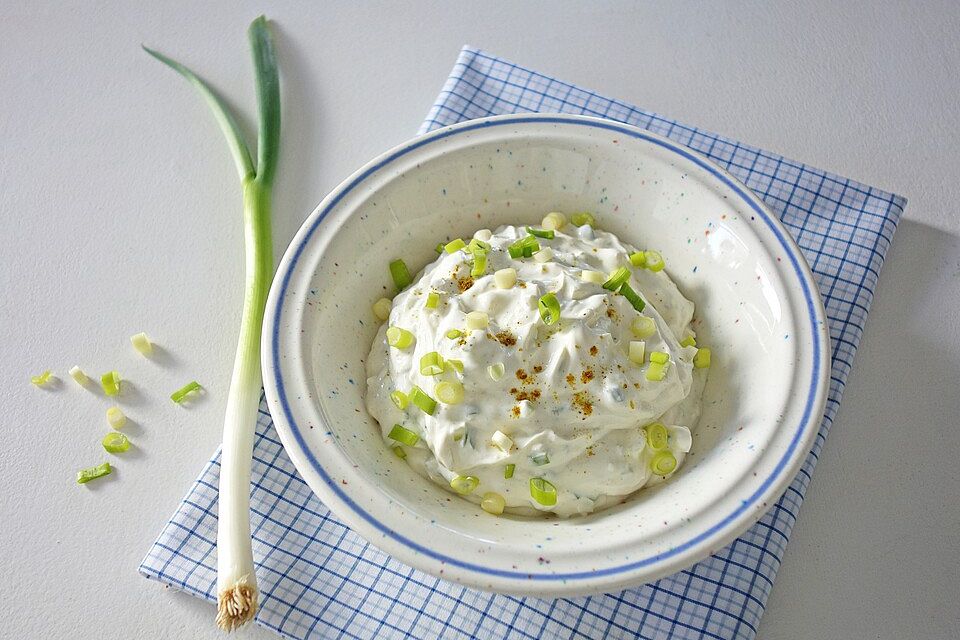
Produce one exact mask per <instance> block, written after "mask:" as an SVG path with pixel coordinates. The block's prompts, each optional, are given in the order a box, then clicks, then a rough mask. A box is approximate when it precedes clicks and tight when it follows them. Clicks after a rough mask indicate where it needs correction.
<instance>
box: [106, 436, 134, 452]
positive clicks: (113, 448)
mask: <svg viewBox="0 0 960 640" xmlns="http://www.w3.org/2000/svg"><path fill="white" fill-rule="evenodd" d="M100 444H102V445H103V448H104V449H106V450H107V451H108V452H109V453H123V452H124V451H126V450H127V449H129V448H130V439H129V438H127V436H125V435H123V434H122V433H116V432H113V431H111V432H110V433H108V434H107V435H105V436H103V440H101V441H100Z"/></svg>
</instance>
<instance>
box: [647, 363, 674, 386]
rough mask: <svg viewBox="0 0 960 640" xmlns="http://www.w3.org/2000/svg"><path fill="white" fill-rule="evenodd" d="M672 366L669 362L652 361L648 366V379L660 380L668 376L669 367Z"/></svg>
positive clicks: (652, 380)
mask: <svg viewBox="0 0 960 640" xmlns="http://www.w3.org/2000/svg"><path fill="white" fill-rule="evenodd" d="M669 368H670V363H669V362H651V363H650V366H649V367H647V374H646V376H645V377H646V379H647V380H650V381H651V382H660V381H661V380H663V379H664V378H666V377H667V369H669Z"/></svg>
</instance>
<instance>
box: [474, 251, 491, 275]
mask: <svg viewBox="0 0 960 640" xmlns="http://www.w3.org/2000/svg"><path fill="white" fill-rule="evenodd" d="M486 271H487V254H486V252H485V251H475V252H474V254H473V267H472V268H471V269H470V275H471V276H472V277H474V278H479V277H480V276H482V275H483V274H484V273H486Z"/></svg>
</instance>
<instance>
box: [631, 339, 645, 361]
mask: <svg viewBox="0 0 960 640" xmlns="http://www.w3.org/2000/svg"><path fill="white" fill-rule="evenodd" d="M646 349H647V343H646V342H643V341H642V340H631V341H630V362H632V363H634V364H643V358H644V352H645V351H646Z"/></svg>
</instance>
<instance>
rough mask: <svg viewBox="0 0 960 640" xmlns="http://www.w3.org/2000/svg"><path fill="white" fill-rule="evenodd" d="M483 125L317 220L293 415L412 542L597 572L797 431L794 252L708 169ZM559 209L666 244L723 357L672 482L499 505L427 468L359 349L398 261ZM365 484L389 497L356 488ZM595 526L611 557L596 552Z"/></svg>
mask: <svg viewBox="0 0 960 640" xmlns="http://www.w3.org/2000/svg"><path fill="white" fill-rule="evenodd" d="M487 137H489V136H486V134H485V133H484V132H483V131H479V132H478V133H477V135H476V136H459V137H458V138H457V139H456V140H452V141H450V142H449V143H444V144H442V145H439V146H438V149H437V152H436V153H434V154H433V155H432V156H431V157H427V158H426V159H425V158H424V157H423V156H422V155H421V156H420V157H418V158H417V160H418V164H413V163H405V162H404V160H403V158H400V159H399V160H395V161H394V162H393V163H391V165H390V166H389V167H387V168H385V169H381V170H379V173H380V174H383V175H380V176H378V175H377V173H374V174H373V176H372V179H369V180H367V181H366V182H365V183H364V184H367V183H371V184H374V185H375V186H376V190H375V191H374V190H373V189H371V188H363V186H361V187H360V188H358V189H355V190H353V191H352V192H350V193H349V194H347V196H346V197H344V198H343V199H342V200H341V201H340V202H339V203H338V204H337V205H335V206H334V208H333V209H332V210H331V211H330V213H329V214H328V215H327V216H326V218H325V219H324V220H323V221H322V222H321V223H320V224H321V225H324V226H326V227H327V229H328V232H327V233H330V235H329V237H328V239H327V240H326V241H325V242H318V243H316V246H315V247H312V248H309V249H307V250H306V251H305V253H304V255H302V256H301V258H300V260H301V261H302V263H303V264H302V265H300V266H298V268H310V269H312V273H313V276H312V279H311V280H310V281H309V286H307V287H302V286H301V287H297V289H296V290H293V289H291V291H290V292H289V293H288V295H293V296H296V297H298V298H299V299H300V300H301V302H300V304H299V305H298V306H297V308H296V309H295V310H294V311H293V314H294V315H295V314H298V313H300V314H302V329H303V333H302V334H301V336H300V337H301V342H300V349H299V351H296V352H295V353H296V354H297V355H295V356H294V357H296V358H298V359H300V362H298V363H295V364H294V365H293V366H298V367H302V368H303V370H304V378H305V379H306V380H308V381H309V383H310V385H311V386H309V387H308V388H303V389H299V390H296V389H291V390H290V392H291V393H296V394H297V395H300V394H304V395H310V396H311V397H312V403H309V407H308V409H306V411H307V414H306V417H305V418H303V417H301V422H302V423H300V424H298V425H297V426H298V428H299V429H300V430H301V432H302V433H303V437H304V438H305V439H306V441H307V443H308V446H310V447H312V448H314V449H315V450H316V451H318V454H317V455H318V457H321V456H322V457H325V459H327V460H331V458H330V456H339V457H340V463H342V467H343V469H350V470H351V471H350V474H351V475H350V477H347V473H346V472H344V474H343V475H344V477H342V478H338V477H334V478H331V481H332V482H337V483H343V484H342V487H341V488H342V489H343V490H344V491H345V492H346V493H348V494H349V495H351V498H352V499H353V500H355V501H356V503H357V505H358V506H359V507H360V508H362V509H364V510H366V511H367V512H368V513H369V514H370V515H371V516H372V517H373V518H375V519H378V520H380V521H382V522H383V523H384V525H385V526H386V527H387V528H389V529H397V530H399V532H400V533H401V534H402V535H405V536H408V537H409V536H419V535H422V533H420V531H422V530H420V531H418V530H416V528H415V527H408V530H406V531H404V530H402V529H403V528H404V527H407V526H408V525H409V523H410V522H411V520H410V519H411V518H412V519H415V520H417V521H419V524H422V525H424V526H426V527H430V528H429V529H425V530H430V531H433V532H434V533H433V534H432V535H431V536H430V540H429V541H426V540H420V542H421V543H424V544H426V545H427V546H429V547H430V548H431V549H437V550H439V551H440V552H442V553H446V554H448V555H449V556H450V557H454V558H457V557H463V559H465V560H468V561H470V562H474V563H477V564H481V565H483V564H489V565H490V566H492V567H500V568H506V569H510V568H511V567H513V568H514V569H515V570H520V571H523V570H526V569H530V570H537V571H541V572H543V571H551V570H556V571H558V572H560V571H563V570H565V569H568V568H569V567H566V566H563V565H564V563H565V562H566V560H561V561H559V562H558V563H556V564H551V560H552V557H553V556H554V554H556V555H557V556H561V555H562V556H565V557H567V556H569V555H570V554H573V555H574V556H579V557H580V561H579V562H580V566H581V567H582V566H583V564H584V562H586V563H587V564H588V565H589V566H594V567H598V568H599V567H604V566H609V565H611V564H622V563H624V562H628V561H631V560H636V559H637V558H642V557H646V556H650V555H651V554H653V553H659V552H662V551H665V550H666V548H664V547H663V545H664V544H665V543H664V542H663V539H664V534H665V533H667V532H669V531H671V530H673V529H674V528H676V527H678V526H681V525H682V524H684V523H688V522H689V521H690V520H693V521H696V519H697V516H698V515H699V514H701V513H703V512H704V510H705V509H708V508H710V509H717V508H722V509H726V511H727V512H732V511H733V510H734V509H735V508H736V507H737V506H739V503H740V502H742V499H743V495H744V493H743V491H742V487H743V486H744V485H747V486H750V487H753V488H756V487H758V486H759V485H760V483H761V482H762V481H763V480H765V479H766V477H767V476H769V475H770V473H771V468H772V465H766V466H765V465H764V463H762V462H761V461H760V455H761V453H762V452H763V451H764V450H765V449H776V450H777V451H776V453H777V456H775V457H776V458H779V457H780V456H781V455H782V452H783V450H784V447H785V446H786V444H785V443H786V439H785V438H784V437H783V431H784V430H786V431H794V430H796V429H797V428H798V422H799V414H797V415H793V414H790V415H786V416H785V415H783V413H784V407H786V405H787V402H788V399H789V398H790V395H791V394H796V393H803V392H805V390H806V389H805V386H804V385H805V384H806V382H807V380H808V378H807V379H806V380H797V379H796V377H797V376H796V374H797V373H798V372H796V371H795V370H794V369H795V367H794V363H795V362H796V360H797V352H796V349H797V348H798V347H797V341H796V340H795V339H793V336H794V333H795V327H794V326H793V324H792V316H793V313H794V311H797V310H791V309H790V308H789V304H790V302H789V296H788V295H786V293H785V289H784V285H783V282H782V281H781V279H780V275H779V273H778V265H777V263H776V261H777V260H778V259H779V258H780V257H781V256H785V253H783V252H781V253H780V254H779V255H772V256H769V255H767V254H765V253H764V252H763V251H760V250H758V249H757V248H758V246H759V242H760V239H759V238H760V237H761V236H763V238H764V242H767V243H770V242H771V240H770V237H772V236H771V235H770V231H769V229H768V228H767V227H766V226H765V225H764V224H763V223H762V222H761V220H760V217H759V216H757V217H756V219H753V217H754V215H755V213H756V212H754V211H753V210H751V209H750V208H749V207H748V206H747V205H746V204H745V203H744V202H743V201H742V200H741V199H739V198H737V197H735V196H734V195H733V192H732V191H730V190H728V189H726V188H725V187H718V186H717V185H716V180H715V179H713V178H712V177H710V176H709V175H708V174H706V173H705V172H704V171H703V170H702V169H698V168H697V167H695V166H692V165H689V163H684V162H678V160H679V159H678V157H677V156H676V155H675V154H674V153H672V152H670V151H668V150H666V149H663V148H661V147H658V146H656V145H654V144H651V143H649V142H645V141H642V140H624V139H622V138H621V139H619V140H618V139H617V135H615V134H611V132H604V133H603V134H602V135H599V134H597V133H596V132H592V131H586V132H585V133H584V134H583V136H582V139H580V140H574V141H573V142H571V141H570V139H569V136H567V137H565V138H564V139H560V138H553V137H551V136H550V135H549V134H547V133H540V134H538V135H530V136H525V137H517V138H514V139H512V140H511V141H509V142H504V141H502V140H499V141H492V140H491V141H487V139H486V138H487ZM678 165H679V169H678ZM554 210H555V211H562V212H565V213H567V214H570V213H572V212H575V211H591V212H593V214H594V215H595V217H596V218H597V221H598V226H600V227H601V228H604V229H607V230H609V231H611V232H613V233H615V234H617V235H618V236H619V237H620V238H621V239H623V240H624V241H626V242H629V243H631V244H634V245H636V246H640V247H644V248H655V249H658V250H659V251H661V252H662V254H663V256H664V259H665V261H666V264H667V267H666V268H667V270H668V272H669V275H670V277H671V278H673V279H674V281H675V282H676V283H677V284H678V286H679V287H680V289H681V291H682V292H683V293H684V295H685V296H686V297H688V298H689V299H691V300H692V301H693V302H694V303H695V304H696V314H695V317H698V318H701V319H702V322H701V324H700V327H699V333H698V344H700V345H701V346H708V347H710V348H711V350H712V353H713V358H712V360H713V363H712V366H711V368H710V371H709V377H708V382H707V386H706V389H705V391H704V395H703V414H702V417H701V418H700V421H699V423H698V424H696V425H692V431H693V449H692V451H691V453H690V456H689V457H688V458H687V459H686V461H685V463H684V465H683V467H682V469H681V470H680V472H679V473H677V474H676V475H675V476H674V477H673V478H671V479H670V480H669V481H668V482H666V483H664V484H661V485H658V486H656V487H651V488H647V489H643V490H641V491H639V492H637V493H635V494H634V495H632V496H630V497H629V499H627V500H626V501H625V502H624V503H623V504H621V505H618V506H615V507H612V508H610V509H607V510H605V511H602V512H599V513H596V514H593V515H590V516H585V517H575V518H571V519H567V520H563V519H557V518H551V517H548V518H523V517H516V516H508V515H504V516H500V517H495V516H491V515H489V514H487V513H484V512H483V511H481V510H480V508H479V507H478V506H477V505H475V504H472V503H469V502H467V501H465V500H462V499H460V498H458V497H457V496H456V495H455V494H453V493H451V492H448V491H445V490H444V489H442V488H440V487H438V486H437V485H435V484H433V483H432V482H430V481H428V480H427V479H425V478H423V477H421V476H419V475H418V474H417V473H416V472H414V471H413V470H412V469H411V468H410V467H409V466H408V465H407V464H406V463H405V462H403V461H402V460H400V459H398V458H397V457H395V456H394V455H393V453H392V452H391V451H390V449H389V448H388V447H387V446H385V444H384V442H383V441H382V439H381V437H380V432H379V429H378V427H377V425H376V424H375V422H374V420H373V419H372V418H371V417H370V416H369V415H368V414H367V412H366V410H365V408H364V401H363V394H364V391H365V382H364V381H365V379H366V373H365V370H364V359H365V358H366V356H367V353H368V351H369V349H370V343H371V341H372V340H373V338H374V334H375V333H376V331H377V328H378V326H379V324H378V321H377V320H376V318H375V317H374V316H373V314H372V312H371V305H372V303H373V302H374V301H375V300H376V299H378V298H380V297H382V296H387V297H391V296H392V295H393V284H392V282H391V279H390V275H389V271H388V267H387V264H388V262H389V261H390V260H391V259H393V258H395V257H402V258H404V260H405V261H406V262H407V264H408V265H409V266H410V269H411V271H412V272H415V271H419V270H420V269H421V268H422V267H423V266H424V265H425V264H427V263H428V262H429V261H432V260H433V259H434V258H435V255H436V254H435V253H434V247H435V245H436V244H437V242H440V241H444V242H445V241H447V240H449V239H452V238H455V237H458V236H460V237H465V238H468V237H470V236H471V235H472V233H473V232H474V231H475V230H476V229H479V228H490V229H495V228H496V227H497V226H499V225H501V224H507V223H527V224H537V223H539V221H540V220H541V218H542V217H543V215H544V214H545V213H546V212H549V211H554ZM350 212H353V214H352V215H348V213H350ZM331 232H332V233H331ZM783 260H784V262H786V257H784V258H783ZM780 268H782V266H780ZM303 282H306V280H303ZM798 311H800V312H801V313H803V312H804V310H798ZM298 392H299V393H298ZM304 423H305V424H304ZM331 441H332V442H334V443H335V444H336V446H334V447H331V446H330V442H331ZM768 453H769V451H768ZM358 479H359V484H360V485H363V484H366V483H370V484H371V485H373V486H376V487H379V492H380V495H379V496H378V497H377V496H374V495H371V494H370V492H368V491H366V492H365V491H361V490H359V489H358V490H357V491H356V492H355V493H351V491H352V490H351V487H350V486H349V485H350V483H351V482H357V480H358ZM735 485H740V488H738V490H737V495H736V496H735V497H731V496H730V495H729V494H730V493H731V491H732V489H733V487H734V486H735ZM384 494H385V495H386V496H388V497H389V501H391V502H392V504H389V505H388V502H387V500H384V499H383V495H384ZM764 507H765V506H761V505H757V508H758V509H760V508H764ZM714 520H716V518H714ZM404 522H406V523H407V524H406V525H405V524H404ZM450 532H456V535H454V534H453V533H450ZM598 537H601V538H603V539H604V545H605V549H606V551H605V553H604V554H603V555H602V556H597V557H595V558H590V557H589V556H586V555H585V554H587V553H588V552H590V550H591V549H595V547H596V540H597V538H598ZM465 539H467V540H470V541H471V544H474V546H473V547H472V548H470V545H469V544H467V545H465V544H464V540H465ZM374 542H376V541H375V540H374ZM671 544H673V543H671ZM477 554H481V555H477ZM585 558H586V559H585ZM571 566H572V565H571Z"/></svg>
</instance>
